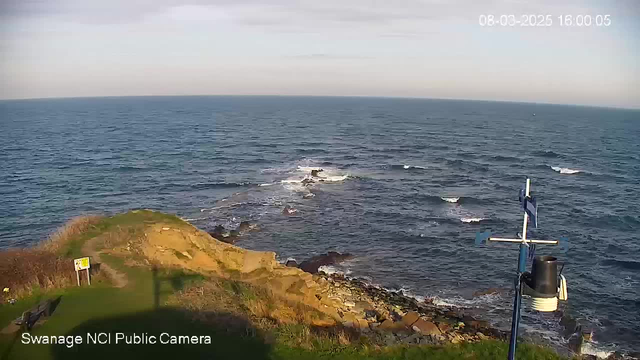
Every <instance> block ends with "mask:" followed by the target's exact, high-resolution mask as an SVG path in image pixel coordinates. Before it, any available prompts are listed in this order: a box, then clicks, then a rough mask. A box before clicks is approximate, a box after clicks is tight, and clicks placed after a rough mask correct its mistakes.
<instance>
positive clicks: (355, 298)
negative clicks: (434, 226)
mask: <svg viewBox="0 0 640 360" xmlns="http://www.w3.org/2000/svg"><path fill="white" fill-rule="evenodd" d="M285 210H286V209H285ZM257 229H258V226H257V225H255V224H251V223H249V222H247V221H243V222H242V223H241V224H240V226H239V227H238V228H237V229H232V230H228V229H225V228H224V227H222V226H221V225H218V226H216V228H214V229H213V231H210V232H209V234H210V235H212V236H213V237H214V238H217V239H219V240H221V241H223V242H226V243H230V244H233V243H235V242H236V241H237V240H238V239H239V237H241V236H242V235H244V234H246V233H248V232H249V231H252V230H257ZM353 257H354V256H353V255H352V254H348V253H345V254H341V253H338V252H335V251H330V252H328V253H326V254H320V255H316V256H313V257H311V258H309V259H306V260H304V261H302V262H301V263H297V262H296V261H295V260H291V259H290V260H287V261H286V262H284V263H283V264H282V265H285V266H286V267H290V268H297V269H300V270H302V271H304V272H305V273H307V274H312V275H313V281H314V282H316V283H317V284H318V285H319V286H318V287H317V288H315V287H314V289H315V290H314V291H317V293H316V294H315V298H313V296H311V297H312V298H313V299H312V300H313V301H316V299H317V300H318V301H319V302H321V303H325V304H326V303H330V304H331V305H330V307H331V308H335V310H337V311H336V312H337V315H338V318H337V321H338V322H342V325H344V326H347V327H350V328H354V329H357V330H358V331H359V332H361V333H363V334H364V335H365V336H369V337H372V338H374V341H375V342H376V343H379V344H384V345H392V344H430V345H440V344H447V343H454V344H456V343H463V342H477V341H481V340H488V339H494V340H503V341H504V340H508V337H509V332H508V331H504V330H501V329H498V328H495V327H494V326H492V325H491V324H490V323H489V322H487V321H485V320H481V319H477V318H474V317H473V316H471V315H469V314H467V313H466V311H465V309H463V308H457V307H454V306H441V305H435V304H433V303H431V302H429V299H427V300H426V301H418V300H416V299H415V298H412V297H409V296H406V295H404V294H403V293H402V292H401V291H398V292H394V291H388V290H386V289H383V288H380V287H376V286H374V285H371V284H368V283H367V282H366V281H364V280H362V279H357V278H356V279H354V278H348V277H345V276H344V275H341V274H335V273H334V274H327V273H324V272H323V271H321V270H322V268H323V267H324V266H328V265H335V264H339V263H340V262H343V261H345V260H348V259H351V258H353ZM495 291H499V290H498V289H490V290H488V291H487V292H481V293H479V294H478V295H483V294H484V293H491V292H495ZM323 306H327V305H323ZM334 314H335V312H334ZM557 315H558V322H559V324H560V325H561V326H562V327H563V328H564V331H563V337H564V339H565V340H566V344H567V346H566V347H564V346H563V347H556V350H558V351H560V352H561V353H563V354H565V355H572V356H573V355H578V356H580V355H581V351H582V349H583V344H585V343H588V342H590V341H591V340H592V335H593V331H592V330H590V329H586V328H583V326H582V325H581V324H579V323H578V322H577V321H576V320H575V319H574V318H572V317H571V316H569V315H568V314H565V313H562V312H558V313H557ZM522 341H525V340H522ZM530 341H531V340H530ZM533 342H534V343H538V341H533ZM546 345H549V344H546ZM582 358H584V359H597V357H595V356H593V355H582ZM601 358H602V357H601ZM638 358H639V357H638V356H637V354H635V353H632V354H624V355H623V354H622V353H620V352H617V351H616V352H614V353H611V354H610V355H609V356H608V357H606V359H638Z"/></svg>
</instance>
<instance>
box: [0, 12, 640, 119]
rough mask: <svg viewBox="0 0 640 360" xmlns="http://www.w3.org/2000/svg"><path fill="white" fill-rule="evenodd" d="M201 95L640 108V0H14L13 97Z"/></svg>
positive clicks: (2, 66) (9, 89) (6, 30)
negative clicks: (579, 20)
mask: <svg viewBox="0 0 640 360" xmlns="http://www.w3.org/2000/svg"><path fill="white" fill-rule="evenodd" d="M482 14H485V15H495V16H496V17H499V16H500V15H502V14H514V15H516V18H517V19H518V20H520V16H521V15H525V14H540V15H547V14H548V15H552V19H553V25H552V26H550V27H519V26H515V27H508V26H507V27H502V26H494V27H482V26H480V25H479V23H478V22H479V16H480V15H482ZM559 15H572V16H573V17H574V21H575V17H576V16H577V15H590V16H591V17H592V22H593V23H594V25H592V26H591V27H586V26H582V27H562V26H560V20H559V19H558V16H559ZM596 15H610V17H609V18H610V20H611V25H610V26H608V27H605V26H600V27H598V26H595V17H596ZM191 94H238V95H241V94H255V95H260V94H264V95H362V96H402V97H428V98H457V99H483V100H507V101H527V102H549V103H566V104H585V105H596V106H613V107H634V108H640V1H636V0H615V1H614V0H596V1H586V0H580V1H579V0H567V1H554V0H541V1H528V0H527V1H525V0H493V1H474V0H466V1H465V0H456V1H446V0H394V1H388V0H366V1H365V0H314V1H310V0H273V1H269V0H211V1H205V0H186V1H176V0H145V1H142V0H106V1H102V0H0V98H3V99H8V98H40V97H73V96H125V95H191Z"/></svg>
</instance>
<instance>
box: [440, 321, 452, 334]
mask: <svg viewBox="0 0 640 360" xmlns="http://www.w3.org/2000/svg"><path fill="white" fill-rule="evenodd" d="M452 328H453V326H451V324H449V323H447V322H440V323H438V329H440V331H441V332H443V333H446V332H449V330H451V329H452Z"/></svg>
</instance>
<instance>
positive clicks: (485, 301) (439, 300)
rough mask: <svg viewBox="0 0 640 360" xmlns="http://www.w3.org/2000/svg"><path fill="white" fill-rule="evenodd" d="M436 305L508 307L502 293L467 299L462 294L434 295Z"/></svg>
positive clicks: (433, 300) (433, 299)
mask: <svg viewBox="0 0 640 360" xmlns="http://www.w3.org/2000/svg"><path fill="white" fill-rule="evenodd" d="M431 300H432V302H433V304H434V305H437V306H448V307H457V308H479V307H482V306H486V305H491V307H494V308H499V309H508V308H509V307H508V306H505V305H504V301H503V300H504V298H503V297H502V295H501V294H500V293H491V294H486V295H480V296H475V297H474V298H472V299H465V298H463V297H461V296H452V297H444V298H443V297H439V296H434V297H432V298H431Z"/></svg>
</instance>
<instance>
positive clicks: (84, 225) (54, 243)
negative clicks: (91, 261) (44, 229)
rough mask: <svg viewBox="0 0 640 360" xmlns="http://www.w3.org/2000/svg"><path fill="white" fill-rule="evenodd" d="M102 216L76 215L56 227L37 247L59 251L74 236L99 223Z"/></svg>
mask: <svg viewBox="0 0 640 360" xmlns="http://www.w3.org/2000/svg"><path fill="white" fill-rule="evenodd" d="M103 218H104V217H103V216H98V215H83V216H77V217H74V218H73V219H71V220H69V221H68V222H67V223H66V224H64V225H63V226H62V227H60V228H58V230H56V231H55V232H54V233H53V234H51V235H50V236H49V238H48V239H47V240H45V241H43V242H42V243H41V244H40V245H39V246H38V248H39V249H41V250H47V251H50V252H59V251H60V249H62V248H64V247H66V246H67V245H68V244H69V243H70V242H71V241H72V240H73V239H74V238H77V237H78V236H80V235H82V234H83V233H84V232H86V231H88V230H89V229H91V228H92V227H93V226H94V225H96V224H97V223H99V222H100V221H101V220H102V219H103Z"/></svg>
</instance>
